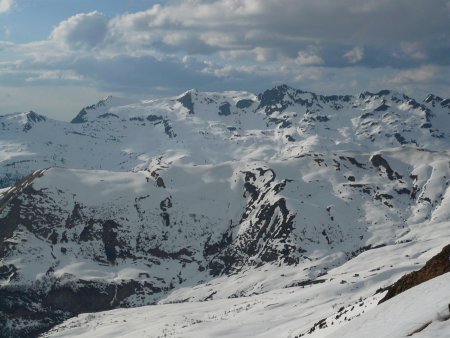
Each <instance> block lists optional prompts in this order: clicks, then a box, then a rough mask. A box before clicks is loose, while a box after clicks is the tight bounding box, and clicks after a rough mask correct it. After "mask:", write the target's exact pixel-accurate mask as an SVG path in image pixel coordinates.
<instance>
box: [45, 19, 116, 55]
mask: <svg viewBox="0 0 450 338" xmlns="http://www.w3.org/2000/svg"><path fill="white" fill-rule="evenodd" d="M107 32H108V19H107V18H106V17H105V16H104V15H103V14H102V13H100V12H97V11H94V12H90V13H82V14H76V15H74V16H71V17H70V18H68V19H67V20H64V21H62V22H61V23H60V24H59V25H58V26H57V27H56V28H55V29H53V31H52V33H51V34H50V39H51V40H54V41H56V42H60V43H63V44H65V45H66V46H68V47H70V48H93V47H96V46H97V45H99V44H100V43H102V42H103V41H104V39H105V37H106V34H107Z"/></svg>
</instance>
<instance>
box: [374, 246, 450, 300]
mask: <svg viewBox="0 0 450 338" xmlns="http://www.w3.org/2000/svg"><path fill="white" fill-rule="evenodd" d="M449 257H450V245H447V246H446V247H444V248H443V249H442V251H441V252H440V253H439V254H437V255H436V256H434V257H433V258H431V259H430V260H429V261H428V262H427V263H426V264H425V266H424V267H423V268H422V269H420V270H419V271H414V272H411V273H408V274H406V275H404V276H403V277H402V278H400V279H399V280H398V281H397V282H395V283H394V284H393V285H391V286H390V287H389V290H388V292H387V294H386V296H384V297H383V299H381V300H380V302H379V304H380V303H383V302H385V301H387V300H389V299H391V298H393V297H395V296H397V295H398V294H400V293H402V292H404V291H406V290H408V289H410V288H412V287H414V286H417V285H419V284H422V283H424V282H426V281H428V280H430V279H433V278H435V277H438V276H441V275H443V274H444V273H448V272H450V259H449Z"/></svg>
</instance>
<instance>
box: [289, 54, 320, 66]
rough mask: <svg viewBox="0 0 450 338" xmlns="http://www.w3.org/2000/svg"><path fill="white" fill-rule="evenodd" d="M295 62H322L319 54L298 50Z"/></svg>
mask: <svg viewBox="0 0 450 338" xmlns="http://www.w3.org/2000/svg"><path fill="white" fill-rule="evenodd" d="M295 62H296V63H297V64H299V65H301V66H312V65H321V64H323V63H324V61H323V59H322V58H321V57H320V56H319V55H317V54H314V53H312V52H298V56H297V58H296V59H295Z"/></svg>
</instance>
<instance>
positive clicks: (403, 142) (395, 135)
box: [394, 133, 408, 144]
mask: <svg viewBox="0 0 450 338" xmlns="http://www.w3.org/2000/svg"><path fill="white" fill-rule="evenodd" d="M394 137H395V139H396V140H397V141H398V142H399V143H400V144H407V143H408V142H407V141H406V139H405V138H404V137H403V136H402V134H400V133H395V134H394Z"/></svg>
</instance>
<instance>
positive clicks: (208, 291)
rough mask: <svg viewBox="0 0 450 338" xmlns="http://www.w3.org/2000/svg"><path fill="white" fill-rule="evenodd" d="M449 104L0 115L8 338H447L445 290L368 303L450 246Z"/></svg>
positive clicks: (328, 102) (212, 103)
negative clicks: (66, 118) (65, 116)
mask: <svg viewBox="0 0 450 338" xmlns="http://www.w3.org/2000/svg"><path fill="white" fill-rule="evenodd" d="M448 102H449V100H444V99H442V98H439V97H437V96H433V95H429V96H428V97H427V98H426V99H425V100H424V101H421V102H419V101H416V100H414V99H413V98H410V97H408V96H406V95H403V94H401V93H397V92H393V91H386V90H384V91H380V92H379V93H369V92H364V93H361V94H360V95H357V96H352V95H344V96H323V95H318V94H315V93H309V92H304V91H300V90H296V89H294V88H290V87H287V86H278V87H275V88H273V89H270V90H267V91H265V92H264V93H261V94H259V95H254V94H251V93H245V92H225V93H201V92H198V91H195V90H191V91H188V92H186V93H183V94H182V95H180V96H178V97H171V98H163V99H157V100H149V101H142V102H130V101H127V100H122V99H120V100H118V99H116V98H111V97H110V98H107V99H105V100H102V101H100V102H98V103H97V104H94V105H91V106H88V107H85V108H83V109H82V110H81V111H80V113H79V114H78V115H77V116H76V117H75V118H74V119H73V121H72V122H71V123H66V122H60V121H55V120H51V119H48V118H46V117H44V116H42V115H39V114H36V113H34V112H28V113H20V114H10V115H4V116H0V188H1V190H0V198H1V200H0V336H5V337H34V336H38V335H42V337H76V336H85V337H246V336H258V337H326V336H330V337H352V336H354V337H361V336H368V337H371V336H374V337H375V336H377V337H383V336H392V337H404V336H406V335H407V334H410V333H412V332H413V331H414V330H417V329H418V328H420V326H421V325H423V324H426V323H429V322H430V321H431V324H429V325H428V326H427V327H426V328H424V329H423V330H422V331H420V332H418V333H416V334H414V336H417V337H419V336H420V335H422V336H424V337H425V336H427V334H428V336H430V337H434V336H436V337H439V335H441V336H443V337H444V336H448V335H449V333H450V327H449V323H450V321H444V320H439V318H441V319H442V318H445V316H446V312H445V311H446V309H447V308H446V306H447V304H448V303H449V302H450V297H448V292H449V290H448V289H446V288H445V282H448V274H446V275H444V276H442V277H439V278H436V279H434V280H431V281H428V282H427V283H425V284H423V285H419V286H417V287H416V288H413V289H411V290H408V291H407V292H405V293H404V294H400V295H398V296H396V297H394V298H393V299H391V300H389V301H387V302H385V303H382V304H381V305H379V306H377V304H378V302H379V300H380V299H381V298H383V295H384V294H385V292H386V288H387V287H389V286H390V285H391V284H393V283H394V282H395V281H397V280H398V279H399V278H400V277H401V276H403V275H404V274H406V273H409V272H411V271H414V270H418V269H420V268H421V267H422V266H423V265H424V264H425V263H426V262H427V261H428V260H429V259H430V258H432V257H433V256H434V255H436V254H437V253H438V252H440V250H441V249H442V248H443V247H444V246H445V245H447V244H449V243H450V222H449V220H450V190H449V188H448V187H449V182H450V181H449V178H450V152H449V149H450V147H449V145H450V142H449V140H450V109H449V103H448ZM402 307H403V309H404V310H403V311H401V310H400V309H401V308H402ZM107 310H111V311H107ZM447 310H448V309H447ZM105 311H106V312H105ZM399 311H400V312H399ZM408 311H411V315H408V314H409V312H408ZM438 317H439V318H438ZM394 319H395V320H394ZM381 322H382V323H384V324H383V325H380V324H379V323H381ZM55 325H56V326H55ZM52 327H53V328H52ZM373 327H378V328H377V329H376V330H375V329H374V328H373ZM50 328H52V329H51V330H50V331H48V330H49V329H50ZM383 330H384V331H383ZM446 334H447V335H446Z"/></svg>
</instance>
